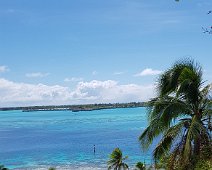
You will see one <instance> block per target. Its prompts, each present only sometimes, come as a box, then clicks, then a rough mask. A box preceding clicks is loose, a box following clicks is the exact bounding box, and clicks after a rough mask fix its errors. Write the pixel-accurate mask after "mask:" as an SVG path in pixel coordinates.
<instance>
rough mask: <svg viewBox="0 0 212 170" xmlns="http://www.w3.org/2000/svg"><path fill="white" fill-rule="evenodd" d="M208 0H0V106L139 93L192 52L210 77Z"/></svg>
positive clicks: (118, 98)
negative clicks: (204, 29) (162, 72)
mask: <svg viewBox="0 0 212 170" xmlns="http://www.w3.org/2000/svg"><path fill="white" fill-rule="evenodd" d="M211 8H212V1H202V0H194V1H182V2H175V1H174V0H159V1H157V2H156V1H154V0H149V1H142V0H107V1H105V0H89V1H88V0H75V1H74V0H62V1H59V0H45V1H43V0H30V1H28V0H19V1H13V0H0V96H1V101H0V107H3V106H22V105H43V104H45V105H46V104H79V103H99V102H128V101H144V100H148V99H149V98H150V97H152V96H154V84H155V80H156V79H157V75H158V74H159V73H161V71H163V70H166V69H167V68H168V67H170V66H171V64H173V63H174V62H175V61H176V60H178V59H181V58H184V57H192V58H194V59H195V60H196V61H198V62H199V63H201V65H202V66H203V68H204V78H205V79H206V80H208V83H210V82H211V80H212V76H211V75H212V67H211V56H212V50H211V45H212V39H211V38H212V37H211V35H209V34H203V33H202V26H204V27H209V26H211V19H212V15H207V12H208V11H209V10H211Z"/></svg>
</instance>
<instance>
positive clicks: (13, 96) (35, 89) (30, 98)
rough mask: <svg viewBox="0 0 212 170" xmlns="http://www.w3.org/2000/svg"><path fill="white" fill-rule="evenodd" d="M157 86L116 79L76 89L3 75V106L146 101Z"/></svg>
mask: <svg viewBox="0 0 212 170" xmlns="http://www.w3.org/2000/svg"><path fill="white" fill-rule="evenodd" d="M153 89H154V85H147V86H142V85H137V84H125V85H122V84H119V83H118V82H116V81H113V80H107V81H97V80H92V81H90V82H79V83H78V84H77V85H76V87H75V88H74V90H71V89H70V88H69V87H64V86H60V85H53V86H48V85H44V84H27V83H17V82H13V81H9V80H6V79H3V78H0V98H1V100H0V107H8V106H29V105H60V104H85V103H116V102H132V101H146V100H148V99H149V98H151V97H153V96H154V93H153V91H154V90H153Z"/></svg>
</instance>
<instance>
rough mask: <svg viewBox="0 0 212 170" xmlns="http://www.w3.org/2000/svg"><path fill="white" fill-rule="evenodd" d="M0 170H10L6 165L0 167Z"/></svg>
mask: <svg viewBox="0 0 212 170" xmlns="http://www.w3.org/2000/svg"><path fill="white" fill-rule="evenodd" d="M0 170H9V169H8V168H6V167H4V165H0Z"/></svg>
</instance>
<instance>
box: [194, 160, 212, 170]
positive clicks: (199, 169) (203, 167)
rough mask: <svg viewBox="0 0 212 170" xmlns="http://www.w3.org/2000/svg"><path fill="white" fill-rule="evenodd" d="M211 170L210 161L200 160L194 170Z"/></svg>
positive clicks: (211, 164) (211, 162) (211, 163)
mask: <svg viewBox="0 0 212 170" xmlns="http://www.w3.org/2000/svg"><path fill="white" fill-rule="evenodd" d="M209 169H212V161H211V160H200V161H198V162H197V164H196V166H195V168H194V170H209Z"/></svg>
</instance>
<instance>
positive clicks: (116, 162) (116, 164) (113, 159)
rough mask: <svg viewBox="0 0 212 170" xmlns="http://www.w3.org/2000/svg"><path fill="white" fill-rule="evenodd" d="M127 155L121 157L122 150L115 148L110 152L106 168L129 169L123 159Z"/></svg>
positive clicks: (115, 169)
mask: <svg viewBox="0 0 212 170" xmlns="http://www.w3.org/2000/svg"><path fill="white" fill-rule="evenodd" d="M127 158H128V156H125V157H123V155H122V151H121V150H120V149H119V148H115V149H114V150H113V152H112V153H111V154H110V160H109V161H108V170H110V169H114V170H121V169H123V170H126V169H129V168H128V165H127V164H126V163H124V162H123V161H124V160H126V159H127Z"/></svg>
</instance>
